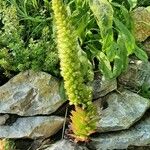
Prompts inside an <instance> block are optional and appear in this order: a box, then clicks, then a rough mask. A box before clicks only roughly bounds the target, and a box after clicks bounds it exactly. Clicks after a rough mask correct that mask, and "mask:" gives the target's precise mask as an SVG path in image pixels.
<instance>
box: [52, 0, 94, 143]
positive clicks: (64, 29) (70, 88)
mask: <svg viewBox="0 0 150 150" xmlns="http://www.w3.org/2000/svg"><path fill="white" fill-rule="evenodd" d="M52 9H53V11H54V20H55V26H56V33H57V38H56V39H57V46H58V53H59V58H60V66H61V75H62V77H63V78H64V86H65V89H66V93H67V95H68V98H69V101H70V104H73V105H75V111H72V115H71V127H70V129H71V130H72V132H73V135H72V137H74V138H75V140H76V141H87V140H88V139H89V135H90V134H91V133H93V132H95V130H96V122H97V120H96V109H95V107H94V106H93V104H92V89H91V87H89V86H88V85H86V84H85V82H86V79H87V78H88V80H91V79H93V78H92V75H91V74H90V73H91V70H90V68H89V69H87V66H88V61H87V59H86V57H84V54H83V55H82V51H81V50H80V48H79V45H78V42H77V36H76V34H75V32H74V30H73V26H72V25H71V22H70V21H69V20H68V19H67V18H68V17H67V13H66V10H65V7H64V5H63V3H62V1H61V0H52ZM83 62H84V63H83ZM84 64H85V65H86V69H85V70H83V68H84V67H83V65H84ZM85 72H86V73H85ZM85 75H86V76H85Z"/></svg>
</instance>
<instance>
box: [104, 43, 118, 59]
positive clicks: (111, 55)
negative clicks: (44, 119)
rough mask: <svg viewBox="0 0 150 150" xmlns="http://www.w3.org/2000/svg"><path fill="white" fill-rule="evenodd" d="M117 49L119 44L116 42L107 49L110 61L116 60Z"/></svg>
mask: <svg viewBox="0 0 150 150" xmlns="http://www.w3.org/2000/svg"><path fill="white" fill-rule="evenodd" d="M117 49H118V46H117V44H116V43H115V42H112V43H111V46H110V47H109V48H108V49H106V55H107V57H108V60H109V61H110V62H112V61H113V60H114V58H115V55H116V51H117Z"/></svg>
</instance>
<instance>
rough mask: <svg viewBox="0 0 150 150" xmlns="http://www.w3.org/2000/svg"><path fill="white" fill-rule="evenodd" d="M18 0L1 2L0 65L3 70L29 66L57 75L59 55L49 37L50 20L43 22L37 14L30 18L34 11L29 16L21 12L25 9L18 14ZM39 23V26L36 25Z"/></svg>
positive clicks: (20, 68)
mask: <svg viewBox="0 0 150 150" xmlns="http://www.w3.org/2000/svg"><path fill="white" fill-rule="evenodd" d="M24 2H25V1H24ZM19 4H22V3H21V2H20V1H19V2H18V3H17V2H16V1H15V0H12V4H11V5H10V4H9V3H6V2H5V1H3V5H1V7H2V8H1V9H0V10H1V12H0V14H1V15H0V16H1V21H2V23H1V24H2V25H1V30H0V67H1V68H3V69H4V70H5V71H6V73H7V72H9V71H15V72H18V71H23V70H27V69H33V70H43V71H47V72H50V73H51V74H53V75H56V76H58V75H59V65H58V64H59V59H58V55H57V51H56V49H55V42H54V40H53V34H52V26H49V24H50V23H49V24H48V23H46V22H44V23H43V22H42V21H41V20H40V19H41V18H39V17H37V18H36V17H35V18H34V15H35V12H33V14H34V15H33V17H30V16H28V15H27V16H24V15H25V14H26V13H27V12H24V13H25V14H24V13H22V16H21V15H20V13H21V12H20V11H21V10H20V9H21V8H22V7H21V6H20V5H19ZM26 5H31V4H30V3H29V4H26ZM18 7H19V8H18ZM20 7H21V8H20ZM39 7H40V6H39ZM29 8H30V7H29ZM24 9H25V8H24ZM28 13H29V12H28ZM28 13H27V14H28ZM31 15H32V14H31ZM33 18H34V19H33ZM28 19H29V20H28ZM36 19H37V20H36ZM43 20H44V19H43ZM36 21H37V22H36ZM38 21H41V22H42V23H43V25H41V24H42V23H40V22H38ZM39 23H40V25H39V26H40V27H39V28H40V29H37V28H38V27H37V24H39Z"/></svg>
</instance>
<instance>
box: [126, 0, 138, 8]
mask: <svg viewBox="0 0 150 150" xmlns="http://www.w3.org/2000/svg"><path fill="white" fill-rule="evenodd" d="M128 2H129V4H130V10H132V9H133V8H135V7H136V5H137V0H128Z"/></svg>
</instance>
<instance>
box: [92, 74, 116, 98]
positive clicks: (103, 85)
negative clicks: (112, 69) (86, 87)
mask: <svg viewBox="0 0 150 150" xmlns="http://www.w3.org/2000/svg"><path fill="white" fill-rule="evenodd" d="M115 89H117V81H116V79H106V78H104V76H100V75H99V74H96V75H95V79H94V81H93V99H98V98H100V97H103V96H105V95H107V94H108V93H110V92H112V91H113V90H115Z"/></svg>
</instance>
